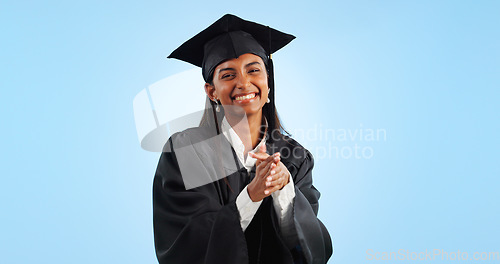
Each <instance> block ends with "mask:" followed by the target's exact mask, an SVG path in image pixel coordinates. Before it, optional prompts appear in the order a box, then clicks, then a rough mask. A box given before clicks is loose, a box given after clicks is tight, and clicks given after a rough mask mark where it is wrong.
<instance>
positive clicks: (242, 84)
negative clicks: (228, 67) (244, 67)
mask: <svg viewBox="0 0 500 264" xmlns="http://www.w3.org/2000/svg"><path fill="white" fill-rule="evenodd" d="M248 87H250V78H249V76H248V75H247V74H245V73H242V74H239V75H238V77H237V81H236V88H238V89H242V90H243V89H246V88H248Z"/></svg>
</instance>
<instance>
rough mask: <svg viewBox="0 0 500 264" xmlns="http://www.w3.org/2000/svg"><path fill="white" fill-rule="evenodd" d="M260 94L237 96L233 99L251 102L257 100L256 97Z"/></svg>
mask: <svg viewBox="0 0 500 264" xmlns="http://www.w3.org/2000/svg"><path fill="white" fill-rule="evenodd" d="M258 94H259V93H249V94H245V95H237V96H235V97H234V98H233V99H234V100H235V101H244V100H250V99H253V98H255V96H257V95H258Z"/></svg>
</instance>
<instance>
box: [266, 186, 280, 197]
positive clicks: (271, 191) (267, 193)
mask: <svg viewBox="0 0 500 264" xmlns="http://www.w3.org/2000/svg"><path fill="white" fill-rule="evenodd" d="M279 189H281V186H280V185H276V186H272V187H269V188H267V189H266V190H264V194H266V195H269V194H272V193H273V192H275V191H277V190H279Z"/></svg>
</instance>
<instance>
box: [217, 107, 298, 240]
mask: <svg viewBox="0 0 500 264" xmlns="http://www.w3.org/2000/svg"><path fill="white" fill-rule="evenodd" d="M265 121H266V124H267V120H265ZM221 129H222V133H223V134H224V136H225V137H226V139H227V140H228V141H229V143H230V144H231V146H232V147H233V149H234V150H235V152H236V155H237V156H238V159H239V160H240V162H241V164H243V165H244V166H245V168H246V169H247V171H248V172H250V170H251V169H252V167H253V166H254V165H255V163H256V162H257V159H255V158H252V157H250V156H248V155H247V157H246V159H245V156H244V152H245V145H243V142H242V140H241V139H240V137H239V136H238V134H236V132H235V131H234V129H233V128H232V127H231V125H230V124H229V122H227V120H226V118H225V117H224V119H223V120H222V125H221ZM262 144H266V138H265V137H264V138H263V139H262V140H261V141H260V143H259V144H257V146H256V147H255V148H254V149H253V150H251V151H250V152H253V153H255V152H258V150H259V147H260V146H261V145H262ZM247 187H248V186H245V188H244V189H243V190H242V191H241V193H240V194H239V195H238V197H237V198H236V206H237V208H238V211H239V213H240V224H241V228H242V229H243V231H245V230H246V228H247V227H248V225H250V222H251V221H252V219H253V217H254V215H255V213H256V212H257V210H258V209H259V206H260V204H261V203H262V200H261V201H258V202H253V201H252V199H250V196H249V195H248V191H247ZM271 196H272V197H273V205H274V209H275V211H276V214H277V215H278V218H279V219H280V229H281V233H282V236H283V237H284V238H285V241H286V240H287V235H290V236H291V235H293V234H294V232H295V228H294V223H293V199H294V198H295V187H294V183H293V179H292V177H291V176H290V181H289V182H288V184H286V185H285V186H284V187H283V188H282V189H281V190H278V191H275V192H274V193H272V194H271Z"/></svg>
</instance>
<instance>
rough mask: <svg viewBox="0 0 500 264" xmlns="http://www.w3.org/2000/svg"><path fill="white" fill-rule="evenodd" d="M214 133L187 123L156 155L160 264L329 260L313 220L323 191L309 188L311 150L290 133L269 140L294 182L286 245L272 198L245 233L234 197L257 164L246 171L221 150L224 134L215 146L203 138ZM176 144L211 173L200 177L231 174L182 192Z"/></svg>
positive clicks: (323, 232) (327, 242)
mask: <svg viewBox="0 0 500 264" xmlns="http://www.w3.org/2000/svg"><path fill="white" fill-rule="evenodd" d="M219 136H220V135H219ZM213 137H214V133H212V132H211V130H210V129H207V128H201V127H199V128H191V129H188V130H185V131H183V132H180V133H177V134H174V135H173V136H172V137H171V138H170V139H169V141H168V142H167V144H166V145H165V149H164V152H162V154H161V157H160V160H159V163H158V168H157V170H156V174H155V177H154V183H153V224H154V238H155V248H156V255H157V257H158V260H159V263H160V264H176V263H187V264H198V263H200V264H202V263H203V264H221V263H231V264H232V263H237V264H240V263H241V264H246V263H269V264H280V263H309V264H313V263H314V264H320V263H326V262H327V261H328V259H329V258H330V256H331V254H332V244H331V239H330V236H329V234H328V231H327V229H326V228H325V226H324V225H323V224H322V223H321V221H320V220H319V219H318V218H317V213H318V199H319V197H320V193H319V191H318V190H316V188H314V186H313V185H312V174H311V172H312V168H313V157H312V155H311V154H310V153H309V151H307V150H306V149H305V148H303V147H302V146H301V145H300V144H299V143H297V142H296V141H295V140H293V139H291V138H289V137H282V138H279V139H275V141H274V142H273V143H272V144H266V146H267V152H268V153H274V152H277V151H279V152H280V153H281V161H282V162H283V164H284V165H285V166H286V167H287V168H288V170H289V171H290V173H291V176H292V177H293V181H294V184H295V198H294V208H293V217H294V223H295V229H296V232H297V233H296V236H297V241H298V243H297V245H296V246H295V247H293V248H292V249H289V248H288V247H287V246H286V245H285V243H284V242H283V239H282V237H281V235H280V228H279V224H278V223H279V222H278V217H277V215H276V213H275V211H274V207H273V201H272V197H271V196H268V197H266V198H265V199H264V200H263V202H262V204H261V205H260V207H259V209H258V211H257V213H256V214H255V216H254V218H253V219H252V222H251V223H250V225H249V226H248V228H247V229H246V230H245V232H243V230H242V229H241V225H240V219H239V218H240V217H239V212H238V209H237V207H236V198H237V196H238V195H239V193H240V192H241V191H242V190H243V188H244V187H245V186H246V185H247V184H248V183H250V181H251V180H252V178H253V177H254V176H255V166H254V167H253V168H252V170H251V172H250V173H248V172H247V170H246V169H245V168H244V167H243V165H241V163H240V162H239V160H238V159H237V158H236V155H235V153H234V150H233V151H225V152H222V153H218V152H217V150H218V149H220V146H219V144H220V142H223V143H224V144H229V143H228V142H227V140H226V139H225V138H224V137H223V136H222V137H218V140H219V141H218V142H219V143H215V142H217V141H210V140H205V139H207V138H213ZM176 144H177V146H181V145H182V146H190V151H192V155H189V156H190V157H192V158H189V161H188V162H189V164H190V165H193V166H194V167H196V166H200V168H202V169H203V170H204V171H208V172H210V173H209V174H210V176H201V177H214V174H218V173H219V174H220V173H222V174H224V173H225V175H228V176H227V177H224V178H222V179H220V177H219V178H217V177H218V176H217V175H216V176H215V177H216V178H213V179H212V180H213V181H211V182H210V183H208V184H204V185H202V186H199V187H195V188H191V189H188V190H186V185H185V184H188V183H187V182H186V178H184V180H183V177H182V175H181V171H182V170H181V169H180V166H179V162H178V158H180V157H179V155H178V153H176V150H177V149H178V148H177V147H176V146H175V145H176ZM230 149H231V150H232V148H230ZM229 152H232V153H229ZM231 164H236V167H235V165H233V166H231ZM221 165H222V166H221ZM221 169H222V170H224V171H221ZM200 174H201V173H200ZM219 176H220V175H219Z"/></svg>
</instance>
